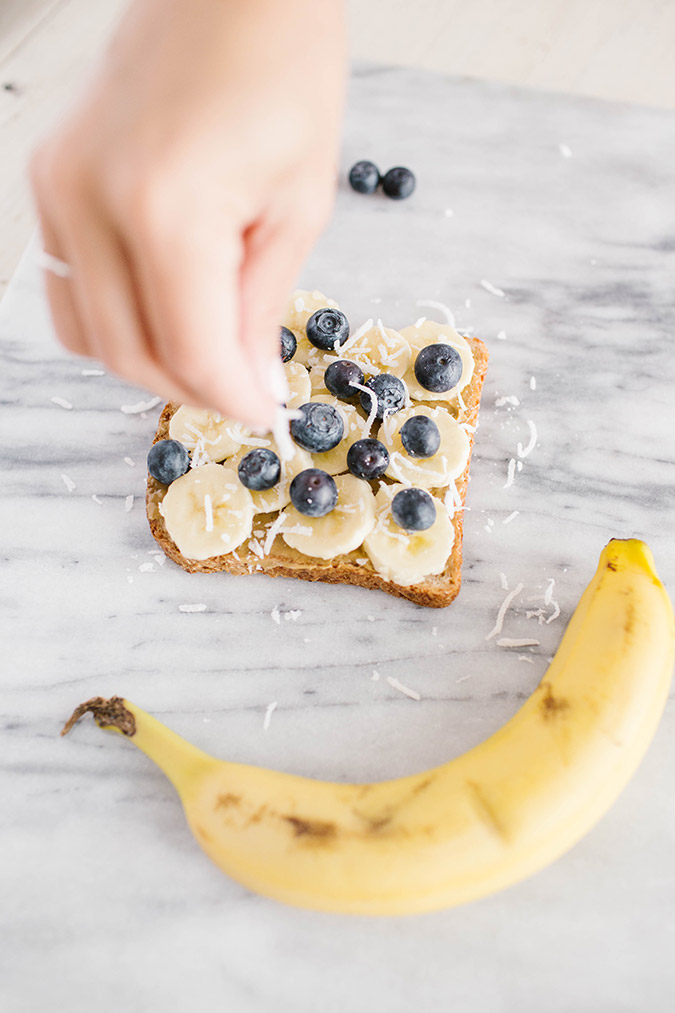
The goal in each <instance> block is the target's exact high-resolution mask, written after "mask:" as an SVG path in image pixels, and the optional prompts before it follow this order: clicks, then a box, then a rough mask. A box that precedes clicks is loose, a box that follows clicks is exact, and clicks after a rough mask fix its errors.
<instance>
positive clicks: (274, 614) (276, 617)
mask: <svg viewBox="0 0 675 1013" xmlns="http://www.w3.org/2000/svg"><path fill="white" fill-rule="evenodd" d="M270 618H271V620H272V622H273V623H276V624H277V626H281V612H280V611H279V609H278V608H277V606H276V605H275V606H274V608H273V609H272V611H271V612H270Z"/></svg>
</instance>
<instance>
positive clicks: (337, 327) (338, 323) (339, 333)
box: [307, 306, 349, 352]
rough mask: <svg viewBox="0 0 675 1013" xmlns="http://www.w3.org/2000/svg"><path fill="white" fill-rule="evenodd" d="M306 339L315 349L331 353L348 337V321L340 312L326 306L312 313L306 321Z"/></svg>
mask: <svg viewBox="0 0 675 1013" xmlns="http://www.w3.org/2000/svg"><path fill="white" fill-rule="evenodd" d="M307 337H308V338H309V340H310V341H311V343H312V344H313V345H314V347H315V348H320V349H321V350H322V351H324V352H332V351H334V350H335V346H336V345H344V343H345V341H346V340H347V338H348V337H349V321H348V320H347V317H346V316H345V315H344V313H343V312H342V310H336V309H333V307H331V306H326V307H325V308H324V309H320V310H317V311H316V312H315V313H312V315H311V317H310V318H309V320H308V321H307Z"/></svg>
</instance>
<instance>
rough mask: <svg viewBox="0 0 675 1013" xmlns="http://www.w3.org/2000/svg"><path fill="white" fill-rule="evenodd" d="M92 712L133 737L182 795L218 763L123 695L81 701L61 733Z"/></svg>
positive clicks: (106, 725)
mask: <svg viewBox="0 0 675 1013" xmlns="http://www.w3.org/2000/svg"><path fill="white" fill-rule="evenodd" d="M89 713H90V714H92V715H93V718H94V720H95V721H96V723H97V724H98V725H99V726H100V727H101V728H111V729H112V730H113V731H116V732H119V733H120V734H121V735H125V736H126V737H127V738H129V739H131V741H132V742H133V743H134V745H135V746H138V748H139V749H141V750H142V751H143V752H144V753H145V754H146V756H149V757H150V759H151V760H152V761H153V762H154V763H156V764H157V766H158V767H159V768H160V770H162V771H163V772H164V773H165V774H166V776H167V777H168V778H169V780H170V781H171V783H172V784H173V786H174V788H175V789H176V791H177V792H178V794H179V795H180V796H181V797H182V798H183V797H184V796H185V793H186V792H187V791H188V790H189V789H190V787H191V786H192V785H193V784H194V782H195V781H196V780H198V779H199V778H200V777H201V776H202V775H203V774H205V773H206V771H207V769H208V768H209V767H212V766H213V764H214V763H215V761H214V759H213V757H211V756H209V754H208V753H205V752H204V751H203V750H201V749H198V748H197V747H196V746H193V745H192V743H190V742H187V741H186V740H185V739H183V738H181V736H180V735H177V734H176V733H175V732H172V731H171V729H170V728H167V727H166V725H163V724H162V723H161V721H158V720H157V719H156V718H153V717H152V716H151V715H150V714H146V712H145V711H144V710H141V708H140V707H137V706H136V704H133V703H130V702H129V701H128V700H124V699H122V697H119V696H113V697H111V698H110V699H109V700H105V699H103V697H100V696H97V697H93V698H92V699H91V700H87V702H86V703H83V704H80V706H79V707H77V708H76V709H75V710H74V711H73V713H72V715H71V716H70V718H69V719H68V721H66V723H65V725H64V726H63V729H62V730H61V734H62V735H67V733H68V732H69V731H70V729H71V728H72V727H73V725H75V724H76V723H77V722H78V721H79V720H80V718H81V717H83V716H84V715H85V714H89Z"/></svg>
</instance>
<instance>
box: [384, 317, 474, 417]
mask: <svg viewBox="0 0 675 1013" xmlns="http://www.w3.org/2000/svg"><path fill="white" fill-rule="evenodd" d="M401 334H402V335H403V337H404V338H405V339H406V340H407V342H408V344H409V345H410V352H411V357H410V365H409V367H408V369H407V371H406V373H405V376H404V377H403V381H404V383H405V385H406V387H407V388H408V391H409V392H410V396H411V398H413V399H414V400H415V401H450V400H452V399H453V398H454V397H455V396H456V395H457V394H458V393H459V392H460V391H462V390H464V388H465V387H466V385H467V384H468V383H469V382H470V380H471V377H472V376H473V355H472V354H471V345H470V344H469V342H468V341H467V340H466V338H463V337H462V335H461V334H458V333H457V331H456V330H455V329H454V327H451V326H450V325H449V324H438V323H436V322H435V321H434V320H424V321H423V322H422V323H420V325H419V327H418V326H417V324H413V326H412V327H404V328H403V330H402V331H401ZM438 344H444V345H452V347H453V348H456V349H457V351H458V352H459V354H460V356H461V357H462V376H461V379H460V381H459V383H458V384H457V385H456V386H455V387H453V388H452V389H451V390H444V391H441V392H440V393H434V391H432V390H425V388H424V387H421V386H420V385H419V383H418V382H417V377H416V376H415V359H416V358H417V353H418V352H419V351H420V349H422V348H425V347H426V346H427V345H438Z"/></svg>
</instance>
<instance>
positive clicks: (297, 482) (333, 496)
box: [290, 468, 338, 517]
mask: <svg viewBox="0 0 675 1013" xmlns="http://www.w3.org/2000/svg"><path fill="white" fill-rule="evenodd" d="M290 493H291V503H292V504H293V506H294V507H295V509H296V510H297V511H298V512H299V513H301V514H305V516H306V517H324V516H325V515H326V514H329V513H330V512H331V510H333V509H334V508H335V504H336V503H337V499H338V491H337V486H336V484H335V482H334V481H333V479H332V478H331V476H330V475H328V474H327V473H326V472H325V471H321V469H320V468H305V470H304V471H301V472H300V473H299V474H297V475H296V476H295V478H294V479H293V481H292V482H291V488H290Z"/></svg>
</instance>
